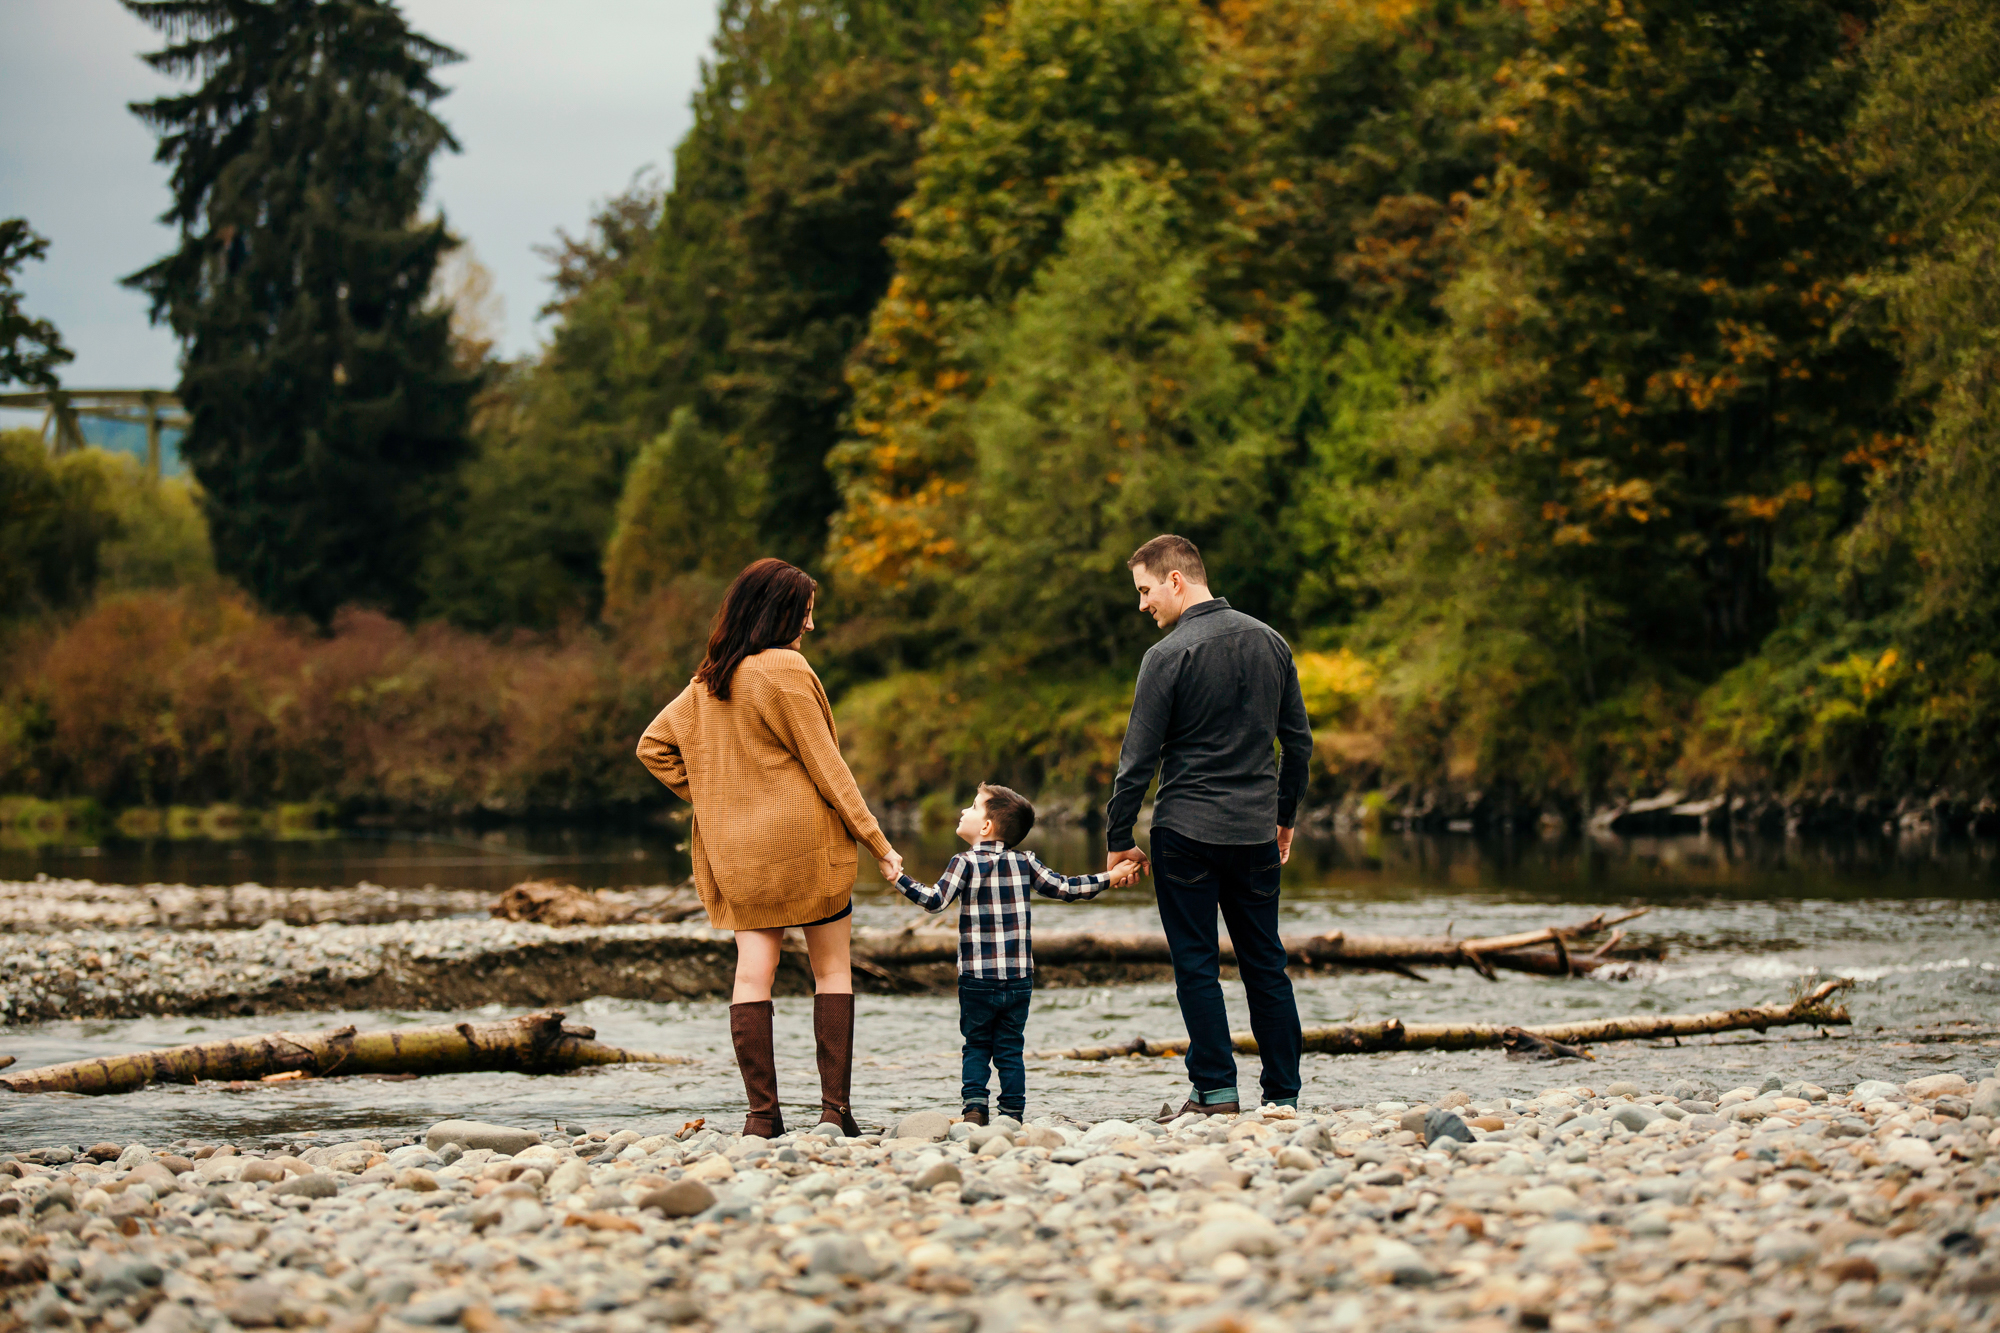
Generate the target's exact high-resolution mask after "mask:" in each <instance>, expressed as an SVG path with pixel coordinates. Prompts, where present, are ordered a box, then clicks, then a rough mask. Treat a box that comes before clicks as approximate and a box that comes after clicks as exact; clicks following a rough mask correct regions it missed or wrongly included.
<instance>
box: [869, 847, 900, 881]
mask: <svg viewBox="0 0 2000 1333" xmlns="http://www.w3.org/2000/svg"><path fill="white" fill-rule="evenodd" d="M875 864H876V866H877V867H879V868H880V869H881V871H882V878H883V879H886V880H888V881H889V882H890V883H891V884H894V883H895V882H896V881H897V880H898V879H900V878H901V877H902V874H903V854H902V853H901V852H899V851H897V850H896V849H895V848H894V847H891V848H890V849H889V854H888V855H887V856H882V857H877V858H876V860H875Z"/></svg>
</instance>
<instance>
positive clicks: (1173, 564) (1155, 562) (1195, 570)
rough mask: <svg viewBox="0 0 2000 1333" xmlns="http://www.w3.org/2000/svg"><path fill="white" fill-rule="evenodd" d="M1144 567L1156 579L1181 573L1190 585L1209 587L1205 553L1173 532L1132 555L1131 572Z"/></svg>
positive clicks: (1157, 538) (1128, 567)
mask: <svg viewBox="0 0 2000 1333" xmlns="http://www.w3.org/2000/svg"><path fill="white" fill-rule="evenodd" d="M1141 565H1144V566H1145V567H1146V572H1147V573H1148V574H1151V575H1152V576H1153V577H1154V578H1156V579H1163V578H1165V577H1166V576H1167V575H1169V574H1171V573H1173V572H1174V571H1175V570H1179V571H1180V576H1181V577H1182V578H1184V579H1186V580H1187V581H1188V582H1189V583H1198V584H1200V585H1201V586H1202V587H1204V588H1206V587H1207V586H1208V570H1207V568H1206V567H1205V566H1204V565H1203V564H1202V563H1201V552H1200V551H1198V550H1196V549H1195V544H1194V543H1193V542H1191V541H1189V540H1188V539H1187V538H1185V537H1176V536H1175V535H1174V534H1173V533H1171V532H1168V533H1162V534H1161V535H1160V536H1158V537H1155V538H1153V540H1151V541H1149V542H1147V543H1146V544H1145V545H1144V546H1141V547H1140V548H1139V549H1138V550H1136V551H1134V552H1132V558H1131V559H1130V560H1127V561H1126V562H1125V568H1127V569H1137V568H1138V567H1139V566H1141Z"/></svg>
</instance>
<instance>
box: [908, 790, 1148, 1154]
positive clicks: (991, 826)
mask: <svg viewBox="0 0 2000 1333" xmlns="http://www.w3.org/2000/svg"><path fill="white" fill-rule="evenodd" d="M1034 826H1035V807H1034V806H1033V805H1030V804H1029V803H1028V798H1027V797H1025V796H1023V795H1021V794H1020V793H1019V792H1017V791H1011V790H1009V789H1008V788H1006V787H1001V786H996V785H994V784H993V783H990V782H988V783H982V784H981V785H980V788H979V794H978V796H976V797H974V798H973V802H972V804H971V805H969V806H967V807H966V808H965V809H964V810H962V811H961V812H960V813H959V816H958V836H959V837H961V838H963V839H965V841H967V842H969V843H971V844H972V849H971V850H970V851H964V852H960V853H959V854H958V855H956V856H954V857H952V858H951V864H949V865H947V866H946V867H945V868H944V878H942V879H940V880H939V881H938V882H937V883H936V885H928V884H919V883H918V882H917V881H916V880H914V879H912V878H910V877H909V876H908V875H903V876H901V877H899V878H898V879H897V881H896V887H897V888H898V889H900V890H902V893H903V896H904V897H905V898H908V899H909V900H910V901H911V902H913V903H915V904H916V905H917V906H919V907H921V908H923V909H924V910H925V911H926V912H942V911H943V910H944V909H945V908H946V907H948V906H950V905H951V900H952V899H953V898H956V899H958V902H959V906H958V1030H959V1033H960V1035H961V1036H963V1037H964V1038H965V1087H964V1089H963V1092H964V1099H965V1118H966V1119H967V1120H968V1121H971V1122H972V1123H973V1124H975V1125H983V1124H985V1123H986V1086H987V1077H988V1074H987V1067H988V1066H989V1065H990V1066H992V1067H993V1068H994V1069H997V1070H999V1071H1000V1114H1002V1115H1010V1116H1012V1117H1014V1119H1016V1120H1020V1119H1022V1118H1023V1117H1024V1116H1025V1115H1026V1114H1027V1103H1028V1068H1027V1066H1026V1065H1025V1064H1023V1063H1022V1061H1021V1049H1022V1036H1023V1034H1024V1033H1025V1032H1026V1031H1027V1027H1028V1000H1029V997H1030V996H1031V995H1032V994H1033V993H1034V984H1035V978H1034V972H1035V958H1034V953H1033V950H1032V948H1031V947H1030V941H1029V933H1028V917H1029V910H1028V894H1029V891H1030V890H1032V891H1034V892H1035V893H1039V894H1041V895H1042V896H1043V897H1045V898H1057V899H1060V900H1061V901H1063V902H1066V903H1073V902H1078V901H1081V900H1082V899H1085V898H1095V897H1096V896H1097V895H1098V894H1100V893H1102V892H1104V890H1105V888H1106V887H1108V886H1111V885H1116V886H1117V887H1119V888H1123V887H1124V886H1125V885H1127V884H1130V883H1131V882H1132V881H1133V880H1135V879H1137V878H1138V874H1139V867H1138V863H1137V862H1133V861H1126V862H1122V863H1120V865H1119V866H1118V869H1117V871H1115V872H1111V873H1101V874H1096V875H1081V876H1077V877H1075V878H1068V877H1065V876H1062V875H1058V874H1057V873H1056V872H1055V871H1053V870H1051V869H1049V868H1048V867H1047V866H1045V865H1043V864H1042V863H1041V861H1040V860H1038V859H1037V858H1036V856H1035V854H1034V853H1033V852H1017V851H1015V850H1013V848H1014V844H1016V843H1018V842H1019V841H1021V839H1023V838H1025V837H1027V836H1028V830H1029V829H1031V828H1033V827H1034Z"/></svg>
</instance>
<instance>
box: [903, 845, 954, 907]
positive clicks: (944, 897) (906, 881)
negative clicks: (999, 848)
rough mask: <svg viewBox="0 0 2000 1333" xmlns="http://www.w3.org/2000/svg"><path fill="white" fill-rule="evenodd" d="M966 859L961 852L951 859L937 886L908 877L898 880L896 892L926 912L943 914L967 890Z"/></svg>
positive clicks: (904, 876)
mask: <svg viewBox="0 0 2000 1333" xmlns="http://www.w3.org/2000/svg"><path fill="white" fill-rule="evenodd" d="M965 875H966V859H965V853H963V852H960V853H959V854H958V855H956V856H954V857H952V858H951V861H950V863H949V864H947V865H946V866H945V868H944V876H943V878H941V879H939V880H938V882H937V883H936V884H921V883H918V882H917V881H916V880H914V879H912V878H910V876H908V875H899V876H897V878H896V891H897V892H899V893H901V894H902V895H903V896H904V897H905V898H908V899H909V900H910V901H911V902H913V903H915V904H916V905H917V906H919V907H921V908H923V909H924V910H925V911H926V912H942V911H943V910H944V909H945V908H947V907H949V906H951V900H952V899H953V898H956V897H958V895H959V892H960V891H961V890H962V889H964V888H965Z"/></svg>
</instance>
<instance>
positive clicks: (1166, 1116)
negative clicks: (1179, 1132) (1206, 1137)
mask: <svg viewBox="0 0 2000 1333" xmlns="http://www.w3.org/2000/svg"><path fill="white" fill-rule="evenodd" d="M1190 1111H1192V1112H1194V1114H1196V1115H1241V1114H1242V1113H1243V1104H1242V1103H1241V1102H1207V1103H1203V1102H1198V1101H1196V1100H1195V1099H1194V1098H1192V1097H1190V1098H1188V1099H1187V1100H1186V1101H1184V1102H1182V1103H1181V1109H1180V1110H1178V1111H1176V1110H1175V1109H1174V1104H1173V1103H1172V1102H1161V1103H1160V1118H1159V1120H1158V1121H1157V1123H1159V1124H1162V1125H1170V1124H1172V1123H1173V1122H1174V1121H1176V1120H1178V1119H1180V1118H1181V1117H1182V1116H1184V1115H1186V1114H1188V1112H1190Z"/></svg>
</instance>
